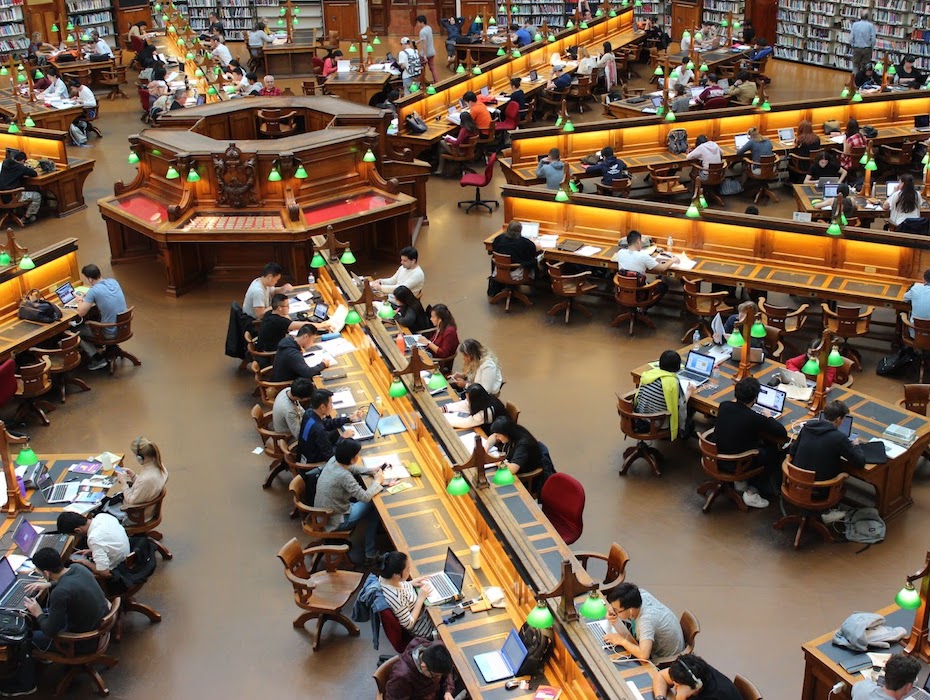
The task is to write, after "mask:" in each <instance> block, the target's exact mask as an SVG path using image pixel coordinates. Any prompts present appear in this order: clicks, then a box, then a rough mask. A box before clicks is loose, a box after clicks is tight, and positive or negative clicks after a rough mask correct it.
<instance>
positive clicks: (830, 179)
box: [817, 177, 840, 197]
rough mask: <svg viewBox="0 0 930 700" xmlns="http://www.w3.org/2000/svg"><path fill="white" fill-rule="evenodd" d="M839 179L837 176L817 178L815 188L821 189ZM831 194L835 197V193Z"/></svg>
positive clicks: (835, 182)
mask: <svg viewBox="0 0 930 700" xmlns="http://www.w3.org/2000/svg"><path fill="white" fill-rule="evenodd" d="M839 181H840V179H839V178H838V177H822V178H820V179H819V180H817V189H818V190H823V189H824V188H826V186H827V185H835V184H837V183H838V182H839ZM833 196H834V197H835V196H836V193H834V195H833Z"/></svg>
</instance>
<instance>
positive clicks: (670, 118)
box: [665, 110, 677, 122]
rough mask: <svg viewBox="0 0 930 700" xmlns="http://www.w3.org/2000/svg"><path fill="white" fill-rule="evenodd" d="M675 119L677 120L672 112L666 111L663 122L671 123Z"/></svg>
mask: <svg viewBox="0 0 930 700" xmlns="http://www.w3.org/2000/svg"><path fill="white" fill-rule="evenodd" d="M675 119H677V117H676V116H675V113H674V112H673V111H672V110H668V114H666V115H665V121H667V122H673V121H675Z"/></svg>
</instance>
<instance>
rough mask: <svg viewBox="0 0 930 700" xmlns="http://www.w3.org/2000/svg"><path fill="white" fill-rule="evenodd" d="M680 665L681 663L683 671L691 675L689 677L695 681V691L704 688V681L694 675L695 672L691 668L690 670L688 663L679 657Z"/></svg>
mask: <svg viewBox="0 0 930 700" xmlns="http://www.w3.org/2000/svg"><path fill="white" fill-rule="evenodd" d="M678 663H680V664H681V667H682V668H683V669H685V670H686V671H687V672H688V675H689V676H691V680H693V681H694V689H695V690H700V689H701V688H703V687H704V681H702V680H701V679H700V678H698V677H697V676H695V675H694V672H693V671H692V670H691V669H690V668H688V664H686V663H685V662H684V659H682V658H680V657H679V659H678Z"/></svg>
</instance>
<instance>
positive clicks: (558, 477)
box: [539, 473, 585, 544]
mask: <svg viewBox="0 0 930 700" xmlns="http://www.w3.org/2000/svg"><path fill="white" fill-rule="evenodd" d="M539 500H540V503H541V504H542V511H543V513H544V514H545V515H546V517H547V518H549V522H551V523H552V526H553V527H554V528H555V529H556V531H557V532H558V533H559V534H560V535H561V536H562V539H563V540H565V544H572V543H573V542H575V541H576V540H577V539H578V538H579V537H581V533H582V531H583V530H584V520H583V516H584V502H585V493H584V487H583V486H582V485H581V482H580V481H578V480H577V479H576V478H575V477H573V476H570V475H568V474H563V473H558V474H553V475H552V476H550V477H549V478H548V479H546V483H545V484H543V488H542V493H540V494H539Z"/></svg>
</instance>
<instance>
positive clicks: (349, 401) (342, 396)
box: [333, 387, 357, 411]
mask: <svg viewBox="0 0 930 700" xmlns="http://www.w3.org/2000/svg"><path fill="white" fill-rule="evenodd" d="M356 405H357V404H356V403H355V397H354V396H353V395H352V390H351V389H350V388H348V387H343V388H342V389H339V390H338V391H334V392H333V408H335V409H336V410H337V411H341V410H342V409H344V408H354V407H355V406H356Z"/></svg>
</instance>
